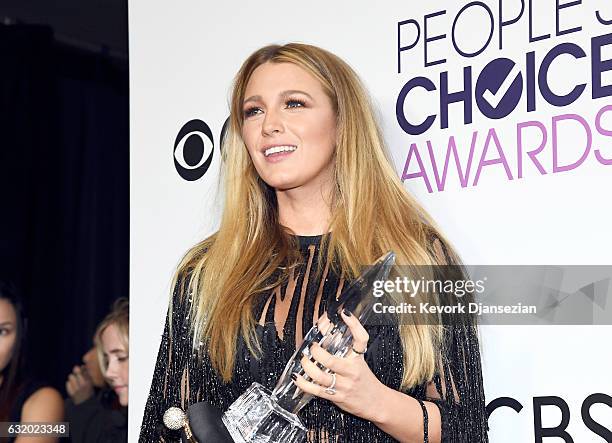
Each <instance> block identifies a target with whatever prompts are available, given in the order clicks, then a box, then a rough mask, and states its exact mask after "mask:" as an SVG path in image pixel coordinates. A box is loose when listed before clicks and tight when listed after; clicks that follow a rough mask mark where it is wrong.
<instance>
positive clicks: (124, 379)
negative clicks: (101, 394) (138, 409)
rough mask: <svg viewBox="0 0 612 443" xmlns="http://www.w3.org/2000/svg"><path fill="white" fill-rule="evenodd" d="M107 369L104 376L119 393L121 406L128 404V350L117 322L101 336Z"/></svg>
mask: <svg viewBox="0 0 612 443" xmlns="http://www.w3.org/2000/svg"><path fill="white" fill-rule="evenodd" d="M100 341H101V343H102V350H103V352H104V360H105V367H106V371H105V372H104V376H105V377H106V378H107V379H108V382H109V384H110V386H111V387H112V388H113V390H114V391H115V392H116V393H117V397H119V403H120V404H121V406H127V405H128V372H129V358H128V350H127V349H126V348H125V345H124V344H123V340H121V335H120V333H119V329H118V328H117V326H116V325H115V324H111V325H109V326H108V327H107V328H106V329H104V331H102V334H101V336H100Z"/></svg>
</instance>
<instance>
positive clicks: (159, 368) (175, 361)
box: [138, 279, 193, 443]
mask: <svg viewBox="0 0 612 443" xmlns="http://www.w3.org/2000/svg"><path fill="white" fill-rule="evenodd" d="M180 281H181V279H179V282H177V284H176V286H175V288H174V291H173V295H172V301H171V306H169V309H168V312H167V315H166V323H165V327H164V333H163V335H162V339H161V344H160V346H159V352H158V354H157V362H156V364H155V370H154V372H153V380H152V382H151V389H150V392H149V397H148V400H147V403H146V406H145V410H144V417H143V421H142V425H141V429H140V437H139V440H138V441H139V442H140V443H153V442H164V443H168V442H180V436H179V434H178V433H175V432H171V431H170V430H168V429H167V428H166V427H165V426H164V424H163V415H164V412H166V410H167V409H168V408H170V407H172V406H178V407H180V408H181V409H183V410H184V411H185V410H187V407H188V405H189V404H191V403H193V402H191V401H190V398H189V389H188V387H187V385H188V377H189V376H188V373H189V368H188V365H189V356H190V354H191V346H192V344H191V338H190V333H189V328H188V323H187V319H188V315H189V299H188V295H187V294H185V293H184V292H183V291H181V289H180V288H181V287H184V286H182V285H181V284H180ZM170 308H171V309H170Z"/></svg>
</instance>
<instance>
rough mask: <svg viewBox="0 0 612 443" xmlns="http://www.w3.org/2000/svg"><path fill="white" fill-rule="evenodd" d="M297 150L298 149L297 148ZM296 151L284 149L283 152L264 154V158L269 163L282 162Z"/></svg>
mask: <svg viewBox="0 0 612 443" xmlns="http://www.w3.org/2000/svg"><path fill="white" fill-rule="evenodd" d="M296 150H297V149H296ZM294 152H295V151H283V152H277V153H275V154H270V155H268V156H267V157H266V156H265V155H264V158H265V159H266V161H267V162H269V163H278V162H281V161H283V160H285V159H286V158H287V157H289V156H290V155H291V154H293V153H294Z"/></svg>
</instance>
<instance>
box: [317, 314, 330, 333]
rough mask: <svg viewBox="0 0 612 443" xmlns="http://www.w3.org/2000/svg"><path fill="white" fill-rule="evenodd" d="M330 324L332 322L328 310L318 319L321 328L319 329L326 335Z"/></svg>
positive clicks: (318, 325)
mask: <svg viewBox="0 0 612 443" xmlns="http://www.w3.org/2000/svg"><path fill="white" fill-rule="evenodd" d="M330 326H331V322H330V321H329V318H328V317H327V312H324V313H323V315H322V316H321V317H319V319H318V320H317V327H318V328H319V331H321V332H322V333H323V334H324V335H325V334H326V333H327V330H328V329H329V327H330Z"/></svg>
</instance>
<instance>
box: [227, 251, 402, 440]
mask: <svg viewBox="0 0 612 443" xmlns="http://www.w3.org/2000/svg"><path fill="white" fill-rule="evenodd" d="M394 262H395V254H394V253H393V252H388V253H387V254H385V255H384V256H382V257H380V258H379V259H378V260H376V262H375V263H374V264H373V265H372V266H370V267H368V269H367V270H366V271H365V272H364V273H363V274H362V275H361V276H359V277H358V278H357V279H356V280H355V281H354V282H353V283H352V284H351V285H350V286H349V287H347V288H346V289H345V290H344V291H343V292H342V294H341V295H340V297H339V298H338V300H337V301H336V300H333V302H331V301H330V305H328V309H327V315H328V318H329V320H330V322H331V325H330V326H329V328H328V329H327V331H320V330H319V329H318V327H317V325H315V326H313V327H312V328H311V329H310V331H308V333H307V334H306V336H305V337H304V340H303V342H302V344H301V346H300V347H299V348H298V349H297V350H296V351H295V353H294V354H293V356H292V357H291V359H290V360H289V362H288V363H287V366H285V370H284V371H283V374H282V375H281V378H280V380H279V381H278V383H277V384H276V387H275V388H274V390H273V391H272V392H270V391H268V390H267V389H266V388H264V387H263V386H262V385H260V384H259V383H253V384H252V385H251V386H250V387H249V389H247V390H246V391H245V392H244V393H243V394H242V395H241V396H240V397H238V399H237V400H236V401H235V402H234V403H232V405H231V406H230V407H229V409H228V410H227V411H226V412H225V413H224V414H223V416H222V420H223V423H224V424H225V427H226V428H227V430H228V431H229V433H230V435H231V436H232V438H233V440H234V441H235V442H237V443H299V442H303V441H305V439H306V434H307V430H306V428H305V427H304V425H303V424H302V423H301V421H300V419H299V418H298V416H297V413H298V412H299V411H300V410H301V409H302V408H303V407H304V406H306V404H307V403H308V402H309V401H310V400H311V399H312V395H311V394H308V393H306V392H304V391H302V390H301V389H299V388H298V387H297V385H296V384H295V383H294V382H293V380H292V379H291V374H293V373H296V374H298V375H301V376H303V377H304V378H305V379H306V380H308V381H312V380H311V378H310V377H308V375H306V374H305V372H304V369H303V368H302V364H301V363H300V360H301V359H302V356H303V355H306V356H310V346H311V345H312V344H313V343H319V344H320V345H321V347H323V348H324V349H326V350H327V352H329V353H330V354H332V355H335V356H337V357H344V356H345V355H346V354H347V353H348V351H349V350H350V349H351V345H352V342H353V336H352V334H351V332H350V330H349V328H348V326H347V325H346V323H344V321H343V320H342V317H341V316H340V312H341V311H342V309H344V308H346V309H348V310H349V311H351V312H352V313H353V315H355V316H356V317H357V318H358V319H359V321H360V322H361V323H362V324H365V323H366V321H367V319H368V317H369V316H370V314H371V313H372V305H373V304H374V302H375V300H376V299H375V297H374V296H373V294H372V291H373V289H374V282H375V281H377V280H386V279H387V276H388V275H389V271H390V270H391V267H392V266H393V264H394ZM319 367H321V369H323V370H325V371H326V372H328V371H329V370H327V369H326V368H324V367H322V366H321V365H319Z"/></svg>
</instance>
